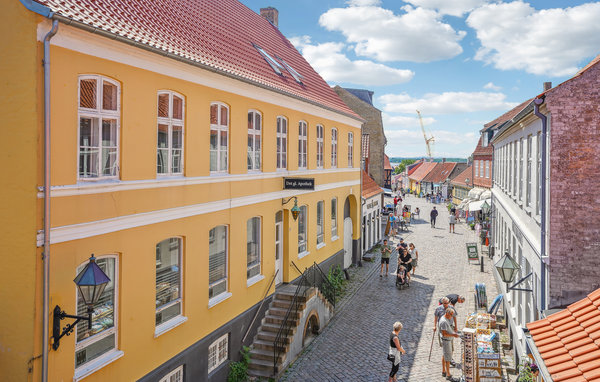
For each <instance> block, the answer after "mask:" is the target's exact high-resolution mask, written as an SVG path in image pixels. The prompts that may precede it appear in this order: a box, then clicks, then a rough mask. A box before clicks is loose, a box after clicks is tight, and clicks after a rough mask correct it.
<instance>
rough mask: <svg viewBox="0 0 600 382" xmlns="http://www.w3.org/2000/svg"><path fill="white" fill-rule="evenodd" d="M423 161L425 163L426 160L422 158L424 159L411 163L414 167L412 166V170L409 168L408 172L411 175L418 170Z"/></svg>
mask: <svg viewBox="0 0 600 382" xmlns="http://www.w3.org/2000/svg"><path fill="white" fill-rule="evenodd" d="M423 163H424V162H423V160H422V159H419V160H418V161H416V162H415V163H413V164H412V165H411V166H413V167H411V168H410V170H408V173H407V175H411V174H412V173H413V172H415V171H416V170H417V169H418V168H419V167H420V166H421V165H422V164H423ZM406 167H409V166H406Z"/></svg>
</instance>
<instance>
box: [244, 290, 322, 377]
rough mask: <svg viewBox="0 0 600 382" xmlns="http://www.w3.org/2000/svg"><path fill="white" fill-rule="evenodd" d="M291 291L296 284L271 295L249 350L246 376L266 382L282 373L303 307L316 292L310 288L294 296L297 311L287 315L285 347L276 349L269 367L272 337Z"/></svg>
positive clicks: (279, 322)
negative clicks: (300, 294)
mask: <svg viewBox="0 0 600 382" xmlns="http://www.w3.org/2000/svg"><path fill="white" fill-rule="evenodd" d="M295 292H296V285H292V284H288V285H284V286H283V287H280V288H278V289H277V291H276V292H275V295H274V296H273V300H271V304H270V306H269V309H268V310H267V312H266V314H265V317H264V318H263V319H262V322H261V326H260V328H259V329H258V332H257V334H256V337H255V338H254V342H253V343H252V348H251V350H250V365H249V366H248V374H249V375H250V376H251V377H256V378H267V379H268V378H273V377H275V376H276V375H277V374H279V373H280V372H281V371H282V369H283V365H284V363H285V360H286V357H287V354H288V351H289V349H290V345H291V343H292V340H293V338H294V335H295V334H296V332H297V329H298V325H299V324H300V318H301V317H302V313H303V311H304V308H305V307H306V302H307V301H308V300H309V299H310V298H311V297H312V296H314V295H315V294H316V293H317V290H316V289H315V288H310V289H308V290H307V292H306V294H305V296H298V299H299V300H298V301H299V309H298V310H297V311H295V312H294V311H292V312H290V316H289V320H291V321H290V323H291V328H290V329H289V330H287V333H285V335H284V337H283V342H284V343H285V345H284V346H283V347H279V350H281V352H280V354H279V356H278V358H277V364H276V365H275V368H273V363H274V362H273V358H274V350H275V338H276V337H277V333H278V332H279V329H280V328H281V325H282V323H283V320H284V319H285V315H286V313H287V311H288V309H289V307H290V305H291V304H292V300H293V298H294V293H295Z"/></svg>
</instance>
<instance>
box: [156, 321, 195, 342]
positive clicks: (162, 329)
mask: <svg viewBox="0 0 600 382" xmlns="http://www.w3.org/2000/svg"><path fill="white" fill-rule="evenodd" d="M186 321H187V317H185V316H177V317H175V318H173V319H171V320H169V321H167V322H165V323H163V324H160V325H158V326H157V327H156V329H154V338H156V337H158V336H161V335H163V334H165V333H166V332H168V331H169V330H171V329H174V328H176V327H178V326H179V325H181V324H183V323H184V322H186Z"/></svg>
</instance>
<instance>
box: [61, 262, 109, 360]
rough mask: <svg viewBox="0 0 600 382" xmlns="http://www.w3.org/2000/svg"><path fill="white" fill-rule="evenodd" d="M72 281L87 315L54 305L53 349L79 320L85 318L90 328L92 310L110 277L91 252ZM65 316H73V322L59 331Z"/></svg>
mask: <svg viewBox="0 0 600 382" xmlns="http://www.w3.org/2000/svg"><path fill="white" fill-rule="evenodd" d="M73 282H74V283H75V285H77V289H78V290H79V295H80V296H81V299H82V300H83V303H84V304H85V305H86V306H87V316H74V315H70V314H67V313H66V312H65V311H63V310H62V309H61V308H60V306H58V305H56V306H55V307H54V320H53V322H52V338H53V339H54V343H53V344H52V348H53V349H54V350H56V349H58V347H59V346H60V339H61V338H62V337H63V336H65V335H67V336H68V335H70V334H71V332H72V331H73V329H75V326H76V325H77V324H78V323H79V321H81V320H87V322H88V329H91V328H92V312H93V311H94V305H95V304H96V303H97V302H98V299H99V298H100V296H101V295H102V292H104V288H105V287H106V284H108V283H109V282H110V278H108V276H107V275H106V273H104V271H102V269H100V267H99V266H98V264H96V258H95V257H94V254H92V256H91V257H90V261H89V262H88V263H87V264H86V266H85V268H83V270H82V271H81V272H79V274H78V275H77V277H75V280H73ZM65 318H74V319H75V322H73V323H72V324H67V326H65V327H64V328H63V330H62V332H61V330H60V321H61V320H64V319H65Z"/></svg>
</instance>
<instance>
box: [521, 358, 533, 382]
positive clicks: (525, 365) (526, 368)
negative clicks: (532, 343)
mask: <svg viewBox="0 0 600 382" xmlns="http://www.w3.org/2000/svg"><path fill="white" fill-rule="evenodd" d="M535 381H537V379H536V377H535V376H534V375H533V372H532V371H531V363H530V361H529V360H525V361H523V362H522V363H521V364H520V365H519V377H518V378H517V382H535Z"/></svg>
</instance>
